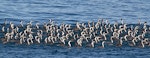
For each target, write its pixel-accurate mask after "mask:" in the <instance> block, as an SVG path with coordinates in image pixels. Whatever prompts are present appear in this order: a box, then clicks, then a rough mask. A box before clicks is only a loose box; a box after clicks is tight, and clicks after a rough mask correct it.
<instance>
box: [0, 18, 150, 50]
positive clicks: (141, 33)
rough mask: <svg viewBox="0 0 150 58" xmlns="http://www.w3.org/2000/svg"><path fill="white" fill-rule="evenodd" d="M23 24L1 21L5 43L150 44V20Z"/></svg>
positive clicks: (3, 41)
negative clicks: (148, 21) (131, 23)
mask: <svg viewBox="0 0 150 58" xmlns="http://www.w3.org/2000/svg"><path fill="white" fill-rule="evenodd" d="M23 23H24V22H23V21H20V24H19V25H15V24H13V23H12V22H9V23H7V21H5V22H4V24H2V25H1V32H0V33H2V35H4V36H3V37H1V38H0V40H1V42H2V43H3V44H6V43H15V44H26V45H32V44H46V45H56V46H67V47H93V48H94V47H98V48H104V47H105V46H116V47H121V46H132V47H141V48H144V47H149V46H150V37H148V35H149V33H150V27H149V25H147V22H143V23H142V22H140V20H139V22H138V24H136V25H134V24H133V25H130V24H126V23H125V22H124V21H123V20H122V19H121V21H120V22H119V23H118V22H115V23H113V24H110V23H109V22H108V20H103V19H101V20H98V21H97V22H90V21H89V22H88V23H79V22H76V24H75V25H71V24H61V25H56V24H55V23H54V21H52V20H49V22H45V23H44V24H39V23H36V24H34V25H33V24H32V21H30V22H29V23H26V24H23Z"/></svg>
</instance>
